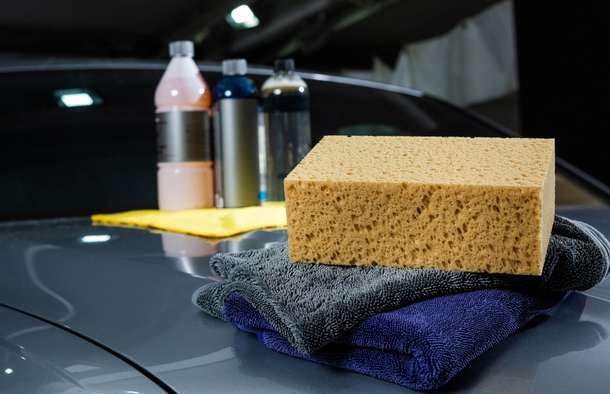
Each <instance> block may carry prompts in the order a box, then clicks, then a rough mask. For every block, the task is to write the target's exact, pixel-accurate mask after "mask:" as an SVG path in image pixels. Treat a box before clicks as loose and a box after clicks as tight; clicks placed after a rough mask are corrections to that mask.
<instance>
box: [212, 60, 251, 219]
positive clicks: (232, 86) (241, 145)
mask: <svg viewBox="0 0 610 394" xmlns="http://www.w3.org/2000/svg"><path fill="white" fill-rule="evenodd" d="M247 71H248V64H247V62H246V60H245V59H229V60H225V61H223V62H222V73H223V78H222V79H221V80H220V81H219V82H218V83H217V84H216V86H215V88H214V98H215V101H216V104H215V105H214V148H215V152H214V169H215V186H216V190H215V200H216V207H217V208H237V207H246V206H252V205H258V203H259V199H258V192H259V166H258V115H257V110H258V91H257V89H256V85H255V84H254V82H253V81H252V80H251V79H250V78H248V77H246V73H247Z"/></svg>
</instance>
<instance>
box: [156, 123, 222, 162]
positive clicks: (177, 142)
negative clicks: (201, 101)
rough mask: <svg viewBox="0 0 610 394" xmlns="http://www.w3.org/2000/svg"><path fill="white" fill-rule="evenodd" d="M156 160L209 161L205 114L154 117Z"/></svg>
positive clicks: (207, 130) (207, 126)
mask: <svg viewBox="0 0 610 394" xmlns="http://www.w3.org/2000/svg"><path fill="white" fill-rule="evenodd" d="M155 120H156V123H157V149H158V160H159V162H161V163H165V162H181V161H208V160H212V151H211V147H210V144H211V141H210V120H209V114H208V111H169V112H159V113H157V114H156V119H155Z"/></svg>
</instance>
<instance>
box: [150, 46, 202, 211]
mask: <svg viewBox="0 0 610 394" xmlns="http://www.w3.org/2000/svg"><path fill="white" fill-rule="evenodd" d="M169 54H170V56H171V60H170V62H169V65H168V66H167V69H166V70H165V73H164V74H163V76H162V77H161V81H159V85H158V86H157V90H156V91H155V107H156V123H157V145H158V160H159V163H158V167H159V168H158V172H157V186H158V201H159V209H161V210H168V211H173V210H180V209H196V208H210V207H213V206H214V170H213V168H212V166H213V164H212V163H213V161H212V152H211V140H210V120H209V116H210V108H211V104H212V95H211V93H210V90H209V88H208V85H207V84H206V82H205V80H204V79H203V77H202V76H201V73H200V72H199V69H198V68H197V65H196V64H195V62H194V61H193V54H194V45H193V42H192V41H174V42H172V43H170V44H169Z"/></svg>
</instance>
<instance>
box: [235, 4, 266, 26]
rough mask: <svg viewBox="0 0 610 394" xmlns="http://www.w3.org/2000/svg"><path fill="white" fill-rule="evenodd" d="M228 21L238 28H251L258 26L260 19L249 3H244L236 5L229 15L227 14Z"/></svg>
mask: <svg viewBox="0 0 610 394" xmlns="http://www.w3.org/2000/svg"><path fill="white" fill-rule="evenodd" d="M227 22H229V24H230V25H231V26H233V27H234V28H236V29H251V28H253V27H256V26H258V24H259V22H260V21H259V20H258V18H257V17H256V15H254V12H252V8H250V6H248V5H247V4H242V5H240V6H238V7H235V8H234V9H233V10H232V11H231V12H230V13H229V15H227Z"/></svg>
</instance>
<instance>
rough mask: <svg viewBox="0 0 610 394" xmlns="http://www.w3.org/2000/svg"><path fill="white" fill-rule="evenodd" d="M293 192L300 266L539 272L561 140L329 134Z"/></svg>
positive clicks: (291, 218) (291, 238)
mask: <svg viewBox="0 0 610 394" xmlns="http://www.w3.org/2000/svg"><path fill="white" fill-rule="evenodd" d="M284 187H285V194H286V209H287V216H288V243H289V255H290V258H291V260H292V261H295V262H319V263H328V264H341V265H384V266H394V267H430V268H439V269H445V270H461V271H472V272H496V273H513V274H534V275H538V274H540V273H541V272H542V265H543V263H544V258H545V254H546V248H547V245H548V241H549V237H550V230H551V228H552V224H553V218H554V211H555V209H554V189H555V178H554V140H552V139H518V138H511V139H505V138H456V137H340V136H328V137H324V138H323V139H322V141H320V143H318V144H317V145H316V146H315V147H314V149H312V151H311V152H310V153H309V154H308V155H307V157H305V159H303V160H302V161H301V163H299V165H298V166H297V167H296V168H295V169H294V170H293V171H292V172H291V173H290V174H289V175H288V177H287V178H286V180H285V182H284Z"/></svg>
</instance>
